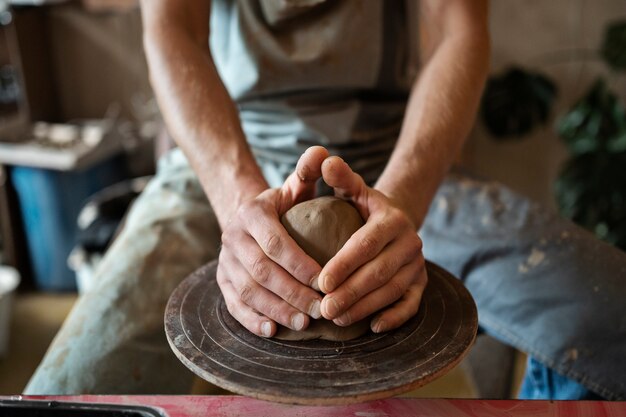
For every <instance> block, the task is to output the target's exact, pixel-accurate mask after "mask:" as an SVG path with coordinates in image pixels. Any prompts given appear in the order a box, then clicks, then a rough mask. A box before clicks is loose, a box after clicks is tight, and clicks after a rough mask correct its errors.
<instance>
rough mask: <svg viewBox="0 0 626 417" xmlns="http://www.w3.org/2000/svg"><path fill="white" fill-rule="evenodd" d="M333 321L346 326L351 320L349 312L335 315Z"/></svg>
mask: <svg viewBox="0 0 626 417" xmlns="http://www.w3.org/2000/svg"><path fill="white" fill-rule="evenodd" d="M333 322H334V323H335V324H337V325H339V326H347V325H349V324H350V323H351V322H352V320H351V319H350V314H349V313H345V314H342V315H341V316H339V317H337V318H336V319H335V320H333Z"/></svg>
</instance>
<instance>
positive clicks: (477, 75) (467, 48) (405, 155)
mask: <svg viewBox="0 0 626 417" xmlns="http://www.w3.org/2000/svg"><path fill="white" fill-rule="evenodd" d="M420 29H421V33H422V41H423V42H422V45H421V56H422V64H423V67H422V71H421V73H420V75H419V77H418V78H417V80H416V81H415V83H414V85H413V88H412V92H411V95H410V98H409V102H408V105H407V109H406V113H405V119H404V122H403V126H402V129H401V132H400V136H399V138H398V142H397V145H396V148H395V149H394V152H393V153H392V156H391V158H390V160H389V163H388V164H387V166H386V168H385V170H384V172H383V174H382V175H381V177H380V178H379V180H378V182H377V183H376V185H375V187H374V188H369V187H367V186H366V185H365V184H364V183H363V180H362V179H361V178H360V177H359V176H358V175H356V174H354V173H353V172H352V171H351V169H350V168H349V167H348V166H347V164H345V163H344V162H343V161H341V160H340V159H338V158H332V157H331V158H329V159H327V160H326V161H325V162H324V165H323V166H322V171H323V176H324V180H325V181H326V182H327V183H328V184H329V185H330V186H333V187H335V190H336V193H337V194H339V195H340V196H343V197H345V198H348V199H350V200H352V201H353V202H354V203H355V205H356V206H357V207H358V208H359V210H360V211H361V214H362V215H363V217H364V218H366V219H367V222H366V224H365V226H364V227H363V228H362V229H361V230H359V231H358V232H357V233H356V234H355V235H354V236H353V238H351V239H350V240H349V241H348V242H347V243H346V245H345V246H344V248H342V250H341V251H340V252H339V253H338V254H337V255H336V256H335V257H334V258H333V259H331V260H330V261H329V263H328V264H327V265H326V266H325V267H324V269H323V270H322V273H321V274H320V277H319V286H320V288H321V289H322V291H324V292H325V293H326V294H327V296H326V297H325V298H324V300H323V301H322V314H323V315H324V317H326V318H328V319H333V320H334V321H335V322H336V323H337V324H340V325H347V324H349V323H351V322H354V321H357V320H360V319H362V318H364V317H367V316H368V315H370V314H372V313H373V312H375V311H377V310H378V309H381V308H384V307H387V306H390V307H388V308H387V309H386V310H383V311H382V312H381V313H379V314H377V315H376V317H374V319H373V320H372V324H371V327H372V329H373V330H374V331H385V330H389V329H391V328H394V327H397V326H399V325H401V324H402V323H403V322H404V321H406V320H407V319H408V318H410V317H411V316H412V315H414V314H415V312H416V311H417V309H418V308H419V303H420V299H421V294H422V292H423V289H424V288H425V286H426V281H427V276H426V271H425V267H424V258H423V256H422V253H421V241H420V239H419V237H418V236H417V234H416V231H417V229H419V227H420V225H421V224H422V222H423V220H424V217H425V216H426V213H427V211H428V207H429V205H430V201H431V200H432V198H433V196H434V194H435V191H436V189H437V187H438V186H439V184H440V182H441V181H442V179H443V177H444V175H445V173H446V172H447V171H448V169H449V167H450V165H451V163H452V161H453V159H454V158H455V156H456V154H457V152H458V151H459V149H460V147H461V145H462V143H463V141H464V140H465V137H466V135H467V134H468V132H469V130H470V128H471V125H472V122H473V120H474V117H475V113H476V110H477V107H478V103H479V100H480V95H481V92H482V89H483V86H484V82H485V79H486V76H487V72H488V66H489V35H488V30H487V1H486V0H475V1H466V0H447V1H439V0H422V1H421V2H420Z"/></svg>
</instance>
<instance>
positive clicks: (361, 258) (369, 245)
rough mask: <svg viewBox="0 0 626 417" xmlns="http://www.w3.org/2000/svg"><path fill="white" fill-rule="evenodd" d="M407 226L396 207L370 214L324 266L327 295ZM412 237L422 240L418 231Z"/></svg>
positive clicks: (323, 287)
mask: <svg viewBox="0 0 626 417" xmlns="http://www.w3.org/2000/svg"><path fill="white" fill-rule="evenodd" d="M406 227H407V223H406V220H405V217H403V216H402V215H401V213H400V211H399V210H398V209H395V208H391V207H390V208H388V209H387V210H385V211H379V212H377V213H376V214H373V215H372V216H370V218H369V219H368V221H367V222H366V223H365V224H364V225H363V226H362V227H361V228H360V229H359V230H357V231H356V232H355V233H354V234H353V235H352V236H351V237H350V239H348V241H347V242H346V243H345V244H344V245H343V247H342V248H341V249H340V250H339V252H337V254H336V255H335V256H333V257H332V258H331V259H330V260H329V261H328V263H327V264H326V265H325V266H324V268H322V271H321V272H320V276H319V279H318V282H319V288H320V290H321V291H322V292H324V293H325V294H328V293H330V292H332V291H334V290H335V289H336V288H338V287H339V286H340V285H342V283H343V282H344V281H345V280H346V279H347V278H348V277H349V276H350V275H351V274H352V273H354V272H355V271H356V270H357V269H358V268H359V267H361V266H362V265H364V264H366V263H367V262H369V261H371V260H372V259H374V258H375V257H376V256H378V254H379V253H381V251H382V250H383V249H384V248H385V246H387V245H388V244H389V243H390V242H391V241H392V240H394V239H395V238H396V237H397V236H398V234H400V233H402V232H403V231H406V230H407V229H406ZM409 230H410V229H409ZM412 236H413V238H414V239H418V240H419V238H418V237H417V235H416V234H414V233H412Z"/></svg>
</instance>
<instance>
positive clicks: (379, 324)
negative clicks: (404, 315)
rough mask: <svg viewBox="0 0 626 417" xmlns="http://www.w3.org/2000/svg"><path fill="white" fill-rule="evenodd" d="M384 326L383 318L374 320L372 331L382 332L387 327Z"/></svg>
mask: <svg viewBox="0 0 626 417" xmlns="http://www.w3.org/2000/svg"><path fill="white" fill-rule="evenodd" d="M386 326H387V324H386V323H385V320H376V321H375V322H374V324H373V325H372V331H373V332H374V333H382V332H384V331H385V330H386V329H387V327H386Z"/></svg>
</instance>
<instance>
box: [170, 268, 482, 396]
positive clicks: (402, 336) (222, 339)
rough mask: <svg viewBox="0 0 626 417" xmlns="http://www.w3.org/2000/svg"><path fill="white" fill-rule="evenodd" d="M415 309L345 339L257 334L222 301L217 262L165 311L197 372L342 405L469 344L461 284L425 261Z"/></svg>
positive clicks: (471, 315) (415, 381)
mask: <svg viewBox="0 0 626 417" xmlns="http://www.w3.org/2000/svg"><path fill="white" fill-rule="evenodd" d="M427 268H428V279H429V281H428V286H427V287H426V290H425V292H424V295H423V298H422V303H421V306H420V309H419V312H418V313H417V314H416V315H415V316H414V317H413V318H412V319H410V320H409V321H408V322H406V323H405V324H404V325H403V326H402V327H400V328H398V329H396V330H393V331H389V332H387V333H382V334H375V333H372V332H368V333H367V334H365V335H364V336H361V337H359V338H357V339H354V340H351V341H348V342H330V341H325V340H308V341H283V340H277V339H271V338H270V339H266V338H262V337H259V336H256V335H254V334H253V333H251V332H249V331H248V330H246V329H245V328H244V327H243V326H242V325H241V324H239V322H237V321H236V320H235V319H234V318H233V317H232V316H231V315H230V313H229V312H228V310H227V309H226V304H225V302H224V298H223V297H222V294H221V292H220V290H219V287H218V286H217V282H216V280H215V273H216V269H217V262H216V261H214V262H211V263H209V264H207V265H205V266H204V267H202V268H200V269H199V270H197V271H196V272H194V273H193V274H192V275H190V276H189V277H187V278H186V279H185V280H184V281H183V282H182V283H181V284H180V285H179V286H178V288H177V289H176V290H175V291H174V293H173V294H172V296H171V297H170V300H169V302H168V305H167V308H166V311H165V331H166V333H167V339H168V341H169V343H170V346H171V348H172V350H173V351H174V353H175V354H176V356H178V358H179V359H180V360H181V361H182V362H183V363H184V364H185V365H186V366H187V367H188V368H189V369H191V371H193V372H194V373H195V374H196V375H198V376H200V377H201V378H203V379H205V380H207V381H209V382H211V383H213V384H215V385H218V386H220V387H222V388H224V389H226V390H229V391H231V392H234V393H238V394H243V395H246V396H249V397H254V398H258V399H262V400H269V401H276V402H283V403H291V404H306V405H337V404H349V403H356V402H363V401H368V400H374V399H380V398H385V397H390V396H393V395H397V394H400V393H403V392H407V391H410V390H412V389H415V388H418V387H420V386H422V385H424V384H427V383H428V382H430V381H432V380H434V379H436V378H438V377H439V376H442V375H444V374H445V373H446V372H447V371H449V370H450V369H452V368H453V367H454V366H455V365H456V364H457V363H458V362H459V361H460V360H461V359H462V358H463V357H464V356H465V354H466V353H467V352H468V350H469V348H470V347H471V345H472V343H473V341H474V338H475V337H476V331H477V327H478V319H477V314H476V306H475V304H474V301H473V299H472V297H471V295H470V294H469V292H468V291H467V290H466V289H465V287H464V286H463V285H462V284H461V282H459V281H458V280H457V279H456V278H454V277H453V276H452V275H450V274H449V273H448V272H447V271H445V270H444V269H442V268H440V267H438V266H436V265H434V264H432V263H428V262H427Z"/></svg>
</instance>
